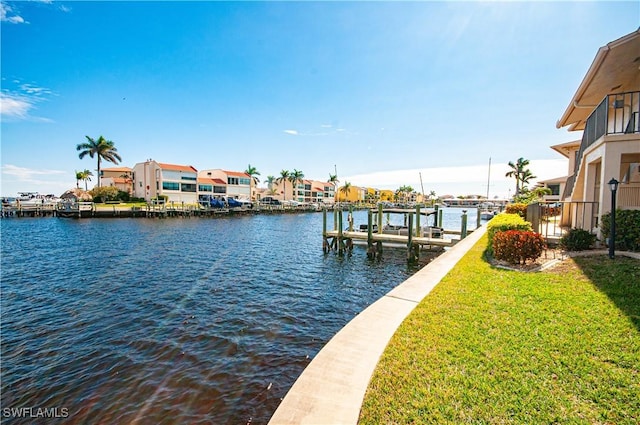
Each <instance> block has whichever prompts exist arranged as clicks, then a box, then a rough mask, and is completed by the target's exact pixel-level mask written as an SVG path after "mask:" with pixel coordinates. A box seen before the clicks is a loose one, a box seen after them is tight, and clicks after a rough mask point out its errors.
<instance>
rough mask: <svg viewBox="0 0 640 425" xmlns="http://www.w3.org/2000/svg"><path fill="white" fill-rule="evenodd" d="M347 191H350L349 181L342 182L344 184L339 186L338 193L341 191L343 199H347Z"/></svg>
mask: <svg viewBox="0 0 640 425" xmlns="http://www.w3.org/2000/svg"><path fill="white" fill-rule="evenodd" d="M349 192H351V183H349V182H344V186H342V187H341V188H340V193H342V194H343V195H344V197H345V200H346V199H348V198H347V197H348V196H349Z"/></svg>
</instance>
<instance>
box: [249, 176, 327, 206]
mask: <svg viewBox="0 0 640 425" xmlns="http://www.w3.org/2000/svg"><path fill="white" fill-rule="evenodd" d="M264 196H273V197H274V198H276V199H279V200H287V201H296V202H302V203H316V204H333V203H334V202H335V200H336V195H335V185H334V184H333V183H330V182H323V181H320V180H310V179H302V180H299V181H298V182H297V183H296V184H295V186H294V184H293V183H292V182H291V181H290V180H286V181H279V180H275V181H274V182H273V184H272V185H271V186H270V187H268V188H267V190H266V191H264V192H262V193H261V197H264Z"/></svg>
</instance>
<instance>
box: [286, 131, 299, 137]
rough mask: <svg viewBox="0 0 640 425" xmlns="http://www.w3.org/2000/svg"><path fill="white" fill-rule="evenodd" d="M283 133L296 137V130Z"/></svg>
mask: <svg viewBox="0 0 640 425" xmlns="http://www.w3.org/2000/svg"><path fill="white" fill-rule="evenodd" d="M284 132H285V133H287V134H291V135H292V136H297V135H298V130H284Z"/></svg>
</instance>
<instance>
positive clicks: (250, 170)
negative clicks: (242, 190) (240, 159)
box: [245, 164, 260, 186]
mask: <svg viewBox="0 0 640 425" xmlns="http://www.w3.org/2000/svg"><path fill="white" fill-rule="evenodd" d="M245 173H247V174H249V176H250V177H251V179H252V180H253V184H254V185H256V186H257V185H258V183H260V179H259V178H257V177H256V176H259V175H260V172H259V171H258V169H257V168H256V167H252V166H251V164H249V165H247V169H246V170H245Z"/></svg>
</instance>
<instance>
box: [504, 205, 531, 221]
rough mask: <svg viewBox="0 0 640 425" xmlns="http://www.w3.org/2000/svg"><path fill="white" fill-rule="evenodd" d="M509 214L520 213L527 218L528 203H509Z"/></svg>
mask: <svg viewBox="0 0 640 425" xmlns="http://www.w3.org/2000/svg"><path fill="white" fill-rule="evenodd" d="M505 212H506V213H507V214H518V215H519V216H520V217H522V218H527V204H524V203H517V204H509V205H507V208H506V209H505Z"/></svg>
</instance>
